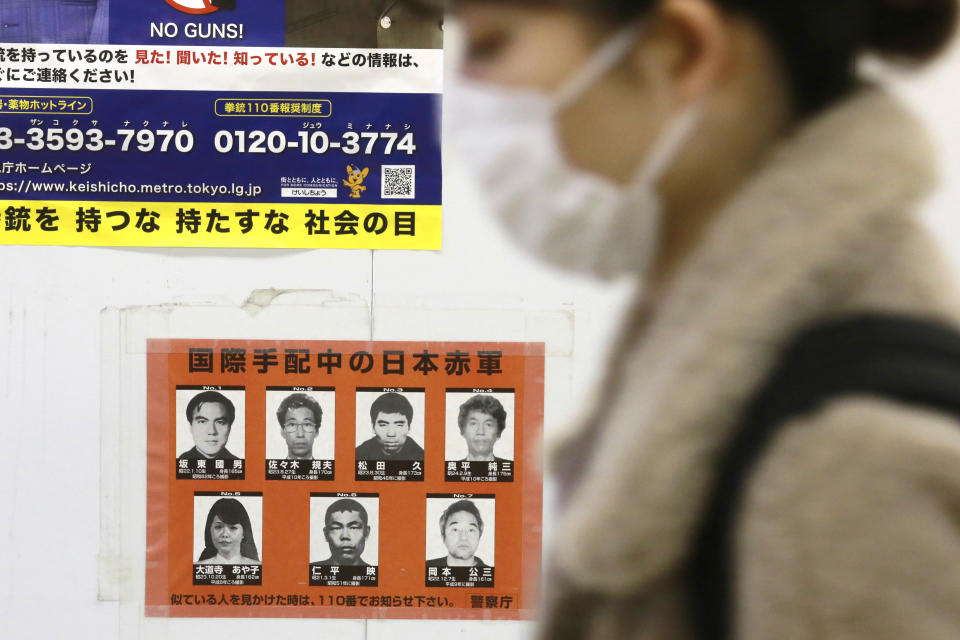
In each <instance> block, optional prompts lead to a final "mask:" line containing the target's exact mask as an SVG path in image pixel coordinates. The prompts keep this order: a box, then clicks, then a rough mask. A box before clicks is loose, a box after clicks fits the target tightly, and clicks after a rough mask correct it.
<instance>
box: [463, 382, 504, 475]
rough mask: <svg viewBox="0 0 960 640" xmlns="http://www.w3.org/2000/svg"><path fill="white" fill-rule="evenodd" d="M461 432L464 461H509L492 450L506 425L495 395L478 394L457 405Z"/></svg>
mask: <svg viewBox="0 0 960 640" xmlns="http://www.w3.org/2000/svg"><path fill="white" fill-rule="evenodd" d="M457 426H459V427H460V435H461V436H463V439H464V441H465V442H466V443H467V457H465V458H463V460H462V461H465V462H509V460H508V459H506V458H499V457H497V456H495V455H494V453H493V445H495V444H496V443H497V441H498V440H500V436H502V435H503V430H504V429H506V428H507V411H506V410H505V409H504V408H503V405H502V404H501V403H500V401H499V400H497V399H496V398H495V397H493V396H490V395H483V394H478V395H475V396H473V397H472V398H470V399H469V400H467V401H466V402H464V403H463V404H462V405H460V413H459V415H458V416H457Z"/></svg>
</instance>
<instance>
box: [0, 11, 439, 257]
mask: <svg viewBox="0 0 960 640" xmlns="http://www.w3.org/2000/svg"><path fill="white" fill-rule="evenodd" d="M442 43H443V14H442V3H441V2H438V1H436V0H431V1H423V0H407V1H404V0H399V1H388V0H383V1H378V0H374V1H364V2H357V1H356V0H354V1H352V2H341V1H338V0H333V1H326V0H286V1H283V0H142V1H140V2H120V1H118V0H112V1H111V0H83V1H79V0H70V1H67V0H9V1H6V2H4V3H3V4H2V5H0V214H2V224H0V243H2V244H33V245H47V244H55V245H95V246H163V247H171V246H176V247H251V248H253V247H271V248H281V247H290V248H353V249H356V248H364V249H439V247H440V221H441V206H440V205H441V180H442V177H441V155H440V94H441V91H442V65H443V53H442Z"/></svg>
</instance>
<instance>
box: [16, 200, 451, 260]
mask: <svg viewBox="0 0 960 640" xmlns="http://www.w3.org/2000/svg"><path fill="white" fill-rule="evenodd" d="M0 214H2V218H3V220H2V224H0V244H7V245H66V246H106V247H194V248H249V249H406V250H439V249H440V236H441V207H440V206H438V205H415V204H409V205H402V204H401V205H396V204H395V205H389V206H387V205H351V204H342V203H340V204H333V203H331V204H329V205H326V204H317V203H310V204H295V203H289V202H287V203H278V204H256V205H246V204H238V203H210V202H205V203H182V202H178V203H167V202H95V201H83V202H79V201H77V202H69V201H55V202H54V201H49V202H48V201H41V200H25V201H18V200H0Z"/></svg>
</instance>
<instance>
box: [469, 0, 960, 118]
mask: <svg viewBox="0 0 960 640" xmlns="http://www.w3.org/2000/svg"><path fill="white" fill-rule="evenodd" d="M459 1H460V2H461V3H462V2H464V1H470V2H481V1H483V0H459ZM487 1H494V0H487ZM498 1H501V2H502V1H503V0H498ZM510 1H511V2H517V3H520V4H530V5H539V6H550V5H553V6H556V5H560V6H566V7H570V8H575V9H579V10H582V11H584V12H586V13H588V14H590V15H595V16H598V17H601V18H604V17H606V18H609V19H611V20H613V21H615V22H622V21H624V20H630V19H636V18H638V17H641V16H643V14H644V13H646V12H648V11H650V10H651V9H652V8H653V7H654V6H655V5H656V0H510ZM714 2H716V4H717V5H718V6H719V7H721V8H722V9H723V10H724V11H726V12H728V13H733V14H740V15H743V16H746V17H749V18H750V19H752V20H754V21H755V22H756V23H757V24H758V25H759V26H760V28H761V29H762V30H763V31H764V32H765V33H766V34H767V37H768V39H769V41H770V42H771V44H772V45H773V46H774V48H775V50H776V51H777V53H778V54H779V56H780V59H781V61H782V64H783V67H784V69H785V70H786V73H787V76H788V81H789V83H790V89H791V93H792V96H793V104H794V108H795V110H796V112H797V115H798V116H804V115H808V114H810V113H812V112H814V111H817V110H818V109H820V108H821V107H824V106H826V105H827V104H829V103H831V102H833V101H834V100H836V99H837V98H839V97H841V96H842V95H843V94H845V93H846V92H847V91H849V90H850V89H851V88H852V87H853V86H854V84H855V81H856V74H855V65H856V60H857V56H858V55H859V54H861V53H866V52H872V53H876V54H879V55H881V56H887V57H892V58H897V59H900V60H903V61H910V62H923V61H925V60H928V59H929V58H932V57H933V56H934V55H935V54H937V53H938V52H939V51H940V50H941V49H942V48H943V47H944V46H945V45H946V44H947V42H948V41H949V40H950V37H951V36H952V35H953V32H954V28H955V26H956V21H957V0H714Z"/></svg>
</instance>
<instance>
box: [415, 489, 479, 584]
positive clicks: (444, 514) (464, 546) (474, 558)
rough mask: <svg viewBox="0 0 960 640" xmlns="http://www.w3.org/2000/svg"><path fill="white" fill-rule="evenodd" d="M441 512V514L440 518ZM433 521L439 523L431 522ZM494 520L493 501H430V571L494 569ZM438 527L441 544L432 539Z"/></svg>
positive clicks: (428, 537) (428, 525)
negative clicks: (446, 568)
mask: <svg viewBox="0 0 960 640" xmlns="http://www.w3.org/2000/svg"><path fill="white" fill-rule="evenodd" d="M438 509H441V510H440V512H439V517H438V518H437V517H436V516H437V510H438ZM432 518H436V519H435V520H433V522H430V520H431V519H432ZM493 519H494V501H493V499H492V498H478V499H470V500H466V499H458V500H450V499H443V498H428V499H427V520H428V522H427V555H428V560H427V567H488V566H490V567H492V566H493V563H494V559H493V549H494V542H493V533H494V522H493ZM438 524H439V534H440V535H439V544H438V543H437V539H431V537H432V536H434V535H435V533H433V532H437V529H436V528H435V527H437V525H438ZM438 550H439V552H438ZM431 555H432V556H435V557H430V556H431ZM483 558H486V561H485V560H484V559H483Z"/></svg>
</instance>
